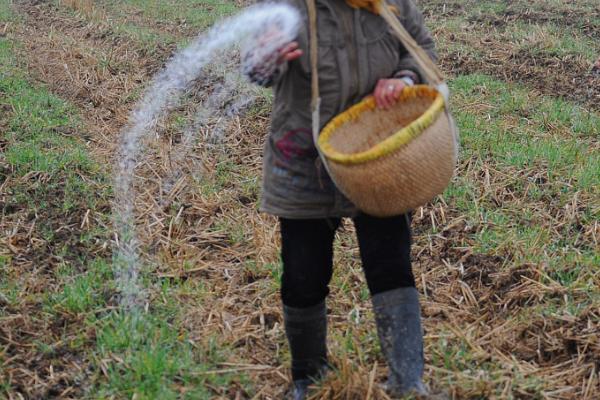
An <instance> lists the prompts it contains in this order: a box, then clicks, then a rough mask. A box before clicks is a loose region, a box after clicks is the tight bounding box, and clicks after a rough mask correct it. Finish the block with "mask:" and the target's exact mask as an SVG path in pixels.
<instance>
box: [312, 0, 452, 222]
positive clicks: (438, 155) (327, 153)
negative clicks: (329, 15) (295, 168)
mask: <svg viewBox="0 0 600 400" xmlns="http://www.w3.org/2000/svg"><path fill="white" fill-rule="evenodd" d="M373 4H374V5H375V10H374V11H375V12H376V13H378V14H380V15H381V17H383V19H384V20H385V21H386V22H387V23H388V25H389V26H390V28H392V30H393V32H394V33H395V34H396V35H397V36H398V38H399V39H400V41H401V42H402V44H403V45H404V46H405V47H406V49H407V50H408V52H409V53H410V54H411V55H412V56H413V58H414V59H415V61H416V62H417V64H418V65H419V68H420V72H421V74H422V75H423V76H424V77H425V79H426V81H427V82H428V83H429V85H418V86H411V87H406V88H404V89H403V90H402V92H401V94H400V97H399V98H398V100H397V102H396V103H395V105H394V106H393V107H392V108H391V109H389V110H382V109H378V108H377V107H376V104H375V100H374V99H373V97H367V98H366V99H365V100H363V101H362V102H360V103H358V104H356V105H355V106H353V107H351V108H349V109H348V110H346V111H345V112H343V113H342V114H340V115H338V116H336V117H335V118H334V119H333V120H331V121H330V122H329V123H328V124H327V125H326V126H325V128H324V129H323V130H322V131H321V132H320V134H319V126H320V125H319V107H320V102H321V100H320V97H319V79H318V66H317V57H318V52H317V23H316V21H317V12H316V6H315V2H314V0H306V5H307V8H308V15H309V22H310V62H311V75H312V76H311V79H312V112H313V113H312V123H313V136H314V139H315V143H316V144H317V146H316V147H317V150H318V151H319V155H320V156H321V158H322V159H323V163H324V165H325V167H326V168H327V171H328V172H329V175H330V176H331V178H332V179H333V181H334V182H335V184H336V186H337V187H338V188H339V189H340V190H341V191H342V192H343V193H344V194H345V195H346V196H347V197H348V198H349V199H350V200H351V201H352V202H353V203H354V204H355V205H356V206H357V207H358V208H359V209H361V210H362V211H364V212H366V213H367V214H370V215H373V216H378V217H386V216H392V215H399V214H403V213H405V212H407V211H410V210H413V209H415V208H416V207H419V206H422V205H424V204H425V203H427V202H428V201H430V200H431V199H433V198H434V197H435V196H436V195H438V194H440V193H441V192H443V190H444V188H445V187H446V186H447V185H448V183H449V182H450V179H451V178H452V174H453V171H454V165H455V163H456V159H457V155H458V151H457V150H458V149H457V147H458V144H457V139H458V132H457V129H456V126H455V125H454V121H453V120H452V117H451V115H450V112H449V111H448V104H447V99H448V96H449V94H448V86H447V85H446V84H445V83H444V77H443V74H442V73H441V71H440V70H439V69H438V68H437V66H436V65H435V63H434V62H433V60H431V59H430V58H429V56H428V55H427V53H426V52H425V51H424V50H423V49H422V48H421V47H420V46H419V45H418V44H417V43H416V42H415V40H414V39H413V38H412V36H411V35H410V34H409V33H408V32H407V31H406V29H405V28H404V27H403V26H402V24H401V23H400V22H399V20H398V17H399V15H398V14H397V10H395V9H393V8H392V7H390V6H389V5H388V4H387V3H386V1H385V0H378V1H376V0H374V1H373Z"/></svg>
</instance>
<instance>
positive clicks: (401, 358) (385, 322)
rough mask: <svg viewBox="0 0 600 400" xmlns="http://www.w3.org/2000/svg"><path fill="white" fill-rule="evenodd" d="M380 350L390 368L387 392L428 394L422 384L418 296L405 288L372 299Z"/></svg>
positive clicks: (413, 291) (412, 288) (421, 344)
mask: <svg viewBox="0 0 600 400" xmlns="http://www.w3.org/2000/svg"><path fill="white" fill-rule="evenodd" d="M372 301H373V311H374V312H375V320H376V322H377V333H378V335H379V341H380V343H381V350H382V351H383V354H384V355H385V358H386V359H387V362H388V367H389V369H390V372H389V378H388V382H387V387H386V390H388V391H389V393H390V394H391V395H393V396H399V397H401V396H405V395H408V394H414V395H427V389H426V388H425V385H423V382H422V377H423V364H424V360H423V332H422V331H421V310H420V306H419V293H418V292H417V289H416V288H414V287H405V288H399V289H394V290H390V291H387V292H383V293H378V294H376V295H375V296H373V299H372Z"/></svg>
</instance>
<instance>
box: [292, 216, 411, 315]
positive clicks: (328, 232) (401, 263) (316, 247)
mask: <svg viewBox="0 0 600 400" xmlns="http://www.w3.org/2000/svg"><path fill="white" fill-rule="evenodd" d="M280 222H281V238H282V240H281V242H282V246H281V247H282V249H281V256H282V260H283V276H282V283H281V297H282V300H283V304H285V305H286V306H289V307H297V308H306V307H311V306H314V305H316V304H319V303H320V302H321V301H323V300H324V299H325V297H326V296H327V295H328V294H329V281H330V280H331V276H332V272H333V239H334V236H335V231H336V230H337V228H338V226H339V224H340V220H339V219H303V220H292V219H285V218H281V219H280ZM354 225H355V227H356V234H357V237H358V243H359V247H360V257H361V260H362V266H363V270H364V272H365V276H366V279H367V285H368V286H369V290H370V292H371V295H375V294H377V293H381V292H385V291H388V290H392V289H397V288H400V287H411V286H412V287H414V286H415V279H414V276H413V273H412V268H411V263H410V219H409V217H408V215H400V216H397V217H390V218H375V217H371V216H368V215H364V214H363V215H360V216H358V217H356V218H354Z"/></svg>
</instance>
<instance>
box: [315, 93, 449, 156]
mask: <svg viewBox="0 0 600 400" xmlns="http://www.w3.org/2000/svg"><path fill="white" fill-rule="evenodd" d="M421 96H432V97H433V96H435V97H434V101H433V103H432V104H431V106H430V107H429V108H428V109H427V110H426V111H425V112H424V113H423V114H422V115H421V116H419V118H417V119H415V120H414V121H413V122H411V123H410V124H409V125H407V126H405V127H404V128H402V129H400V130H399V131H397V132H396V133H394V134H393V135H390V136H389V137H388V138H386V139H385V140H382V141H381V142H379V143H377V144H376V145H375V146H373V147H371V148H370V149H368V150H365V151H362V152H360V153H350V154H347V153H342V152H340V151H337V150H335V149H334V148H333V146H331V144H330V143H329V140H330V138H331V136H332V135H333V133H334V132H335V131H336V129H338V128H340V127H341V126H342V125H344V124H346V123H348V122H352V121H355V120H356V119H357V118H358V117H359V116H360V115H361V114H362V113H364V112H365V111H370V110H373V109H374V108H375V107H377V104H376V103H375V99H374V98H373V96H368V97H366V98H365V99H363V100H362V101H361V102H359V103H357V104H355V105H353V106H352V107H350V108H349V109H347V110H346V111H344V112H343V113H341V114H339V115H337V116H336V117H334V118H333V119H332V120H331V121H330V122H329V123H328V124H327V125H326V126H325V128H323V130H322V131H321V135H320V136H319V140H318V146H319V148H320V149H321V151H322V153H323V154H324V155H325V157H327V159H328V160H331V161H334V162H337V163H339V164H345V165H355V164H362V163H365V162H368V161H373V160H376V159H378V158H382V157H384V156H386V155H388V154H390V153H393V152H394V151H396V150H398V149H399V148H400V147H402V146H404V145H406V144H408V143H410V141H412V140H413V139H415V138H416V137H418V136H419V135H420V134H421V133H422V132H423V131H424V130H425V129H427V128H428V127H429V126H431V124H433V122H434V121H435V120H436V119H437V117H438V116H439V115H440V114H441V113H442V111H443V110H444V97H443V96H442V95H441V93H439V92H438V91H437V90H436V89H435V88H433V87H431V86H427V85H415V86H408V87H406V88H404V90H402V92H401V93H400V97H399V98H398V102H397V103H396V106H401V104H402V103H403V102H404V101H406V100H408V99H410V98H414V97H421Z"/></svg>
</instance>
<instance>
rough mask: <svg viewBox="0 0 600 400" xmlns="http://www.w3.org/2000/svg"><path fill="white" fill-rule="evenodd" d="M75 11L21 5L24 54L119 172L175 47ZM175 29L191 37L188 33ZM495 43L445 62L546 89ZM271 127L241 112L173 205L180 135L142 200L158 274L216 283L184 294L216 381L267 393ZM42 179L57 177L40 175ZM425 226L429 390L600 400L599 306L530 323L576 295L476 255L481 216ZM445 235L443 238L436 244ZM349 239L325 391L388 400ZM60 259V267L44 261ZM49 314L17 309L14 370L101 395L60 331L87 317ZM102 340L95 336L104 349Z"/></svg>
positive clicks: (506, 262) (273, 389)
mask: <svg viewBox="0 0 600 400" xmlns="http://www.w3.org/2000/svg"><path fill="white" fill-rule="evenodd" d="M61 4H62V5H61V7H70V8H72V9H75V10H76V11H78V12H77V13H75V14H72V13H65V12H63V11H64V10H62V9H61V8H57V7H56V6H54V5H52V4H51V2H39V1H37V2H30V3H21V4H20V6H19V12H20V13H21V14H22V15H24V16H25V17H26V19H27V20H26V24H24V25H23V26H22V27H19V28H15V31H14V32H12V34H14V35H15V36H16V37H18V38H19V40H21V41H22V43H23V44H24V49H23V54H24V55H25V56H26V57H27V60H28V62H29V66H30V69H31V72H32V73H33V74H34V75H35V76H36V77H37V78H38V79H40V80H41V81H43V82H45V83H46V84H48V85H49V87H50V88H51V90H52V91H54V92H55V93H57V94H59V95H60V96H62V97H64V98H66V99H68V100H69V101H71V102H73V103H74V104H76V105H77V107H78V108H79V109H80V110H81V115H82V116H83V118H84V124H85V132H81V133H79V132H78V133H77V134H84V133H85V134H86V135H88V137H89V140H90V149H91V151H92V152H93V153H94V154H95V155H96V157H97V158H98V159H99V160H101V161H102V162H106V163H110V162H111V157H112V154H113V150H114V146H115V143H116V142H117V136H118V134H119V130H120V128H121V127H122V126H123V125H124V123H125V122H126V118H127V114H128V112H129V110H130V108H131V107H132V106H133V100H132V98H131V97H130V94H131V93H134V92H135V91H136V90H138V89H139V88H140V87H141V86H143V84H144V82H147V81H148V79H149V78H150V77H151V75H152V74H153V73H154V72H155V71H157V70H158V68H160V66H161V65H162V63H163V62H164V60H165V59H166V57H167V56H168V55H169V54H170V53H171V51H172V50H173V49H172V48H155V49H153V51H154V52H153V53H152V54H149V53H148V48H147V47H144V46H140V45H139V44H138V43H136V42H135V41H133V40H132V39H131V38H127V37H125V36H122V35H119V34H117V33H115V32H114V30H112V29H111V25H110V24H109V23H108V21H107V20H106V18H107V17H106V14H105V13H104V11H100V10H98V9H97V8H96V6H95V3H94V2H90V1H83V0H82V1H63V2H61ZM165 29H166V30H168V31H169V32H176V31H177V27H176V26H171V27H165ZM186 33H187V32H186ZM437 33H438V34H445V33H443V32H437ZM484 47H485V48H487V49H491V50H490V54H491V56H490V57H492V58H493V59H494V60H495V62H493V63H486V64H485V65H483V64H477V65H475V64H473V62H472V61H470V60H469V59H468V57H463V56H460V57H459V56H457V55H456V54H454V55H446V56H444V57H443V65H444V66H445V67H446V68H447V69H449V70H453V71H455V72H457V73H458V72H469V71H474V70H477V71H483V72H491V73H493V74H496V75H500V76H502V74H504V73H505V71H512V72H515V73H518V74H517V75H518V76H519V77H522V79H523V81H525V82H535V81H536V77H538V76H539V73H540V72H539V70H537V69H533V70H530V69H527V68H529V67H525V66H524V64H522V63H520V62H518V59H519V57H521V55H518V54H517V55H515V54H512V53H511V49H510V46H508V45H506V43H504V44H502V45H500V42H498V43H491V44H490V43H485V46H484ZM523 57H526V56H523ZM99 60H102V61H104V62H102V63H99ZM580 61H581V60H565V63H558V64H549V65H556V66H557V68H559V70H558V73H556V74H552V77H553V78H551V77H549V78H548V79H556V82H558V83H557V84H556V86H546V85H545V84H544V85H540V87H539V89H540V90H546V89H545V88H550V89H548V90H550V91H554V89H555V88H556V87H563V86H562V84H561V83H560V82H562V81H561V79H563V78H562V77H563V76H564V75H565V73H570V72H569V71H568V70H567V66H570V67H572V68H574V69H575V70H576V71H579V70H580V69H581V68H583V66H582V64H581V62H580ZM552 62H554V61H552ZM511 77H512V76H511ZM565 79H568V78H565ZM534 86H535V84H534ZM568 88H569V86H567V87H566V89H564V90H565V93H567V92H569V89H568ZM590 96H591V97H586V99H588V101H589V102H594V101H596V100H595V99H596V97H594V96H597V93H595V92H593V93H592V94H591V95H590ZM596 104H597V103H596ZM472 106H473V107H479V106H481V107H485V106H486V105H485V104H483V105H472ZM180 111H181V112H183V113H185V112H186V110H180ZM188 112H189V110H188ZM267 127H268V118H267V117H266V116H265V115H263V114H261V115H259V116H250V117H246V118H244V119H241V120H239V119H236V120H233V121H232V123H231V125H230V127H229V134H228V135H227V136H226V138H225V141H224V143H222V145H221V147H217V148H216V149H215V148H214V147H213V148H207V147H205V146H199V147H198V148H197V149H196V150H197V151H196V152H195V155H194V160H190V163H189V165H188V166H187V168H188V169H187V172H188V173H187V174H185V176H184V177H183V178H182V179H181V180H180V181H179V182H178V183H177V184H176V185H175V186H174V187H173V189H172V191H171V193H169V194H167V195H166V200H167V203H166V204H167V206H165V203H164V202H163V203H161V202H160V201H159V200H160V199H161V198H163V199H164V198H165V196H164V194H163V193H162V188H161V182H162V181H161V179H160V177H161V176H164V175H165V173H166V172H168V171H169V169H170V168H171V165H170V164H169V149H170V148H171V146H172V145H173V143H174V141H175V142H176V141H177V136H176V135H177V133H176V132H169V131H165V132H164V133H165V134H164V135H163V136H162V137H161V139H160V140H158V141H157V142H155V143H154V144H153V145H152V146H151V148H150V151H149V153H148V156H147V157H146V158H145V159H144V163H143V165H141V166H140V168H139V171H138V175H139V182H138V189H139V193H140V196H139V198H138V199H137V203H136V206H137V211H138V212H137V216H138V223H139V226H140V232H141V234H142V239H143V248H144V249H145V250H146V251H147V254H148V259H149V261H150V262H151V263H153V264H154V265H156V270H155V271H154V274H155V275H156V276H157V277H161V278H163V279H172V280H174V281H175V280H177V281H185V280H201V281H202V282H204V284H205V288H204V294H203V295H202V298H201V299H199V298H198V297H197V296H191V295H190V294H189V293H185V292H184V291H182V292H181V294H180V295H179V297H178V298H177V299H176V301H177V302H179V304H181V310H182V315H181V316H179V318H178V322H179V323H180V324H181V328H182V330H183V331H185V332H186V333H187V334H188V335H189V339H190V341H191V342H192V343H193V344H194V346H198V347H204V346H208V345H209V343H208V341H209V338H211V337H212V338H214V337H217V338H218V341H219V343H217V344H218V345H226V346H228V348H230V349H231V354H230V357H229V360H227V361H226V362H224V363H223V364H222V365H220V367H219V369H217V370H214V371H209V372H207V373H212V374H221V373H227V372H239V373H244V374H246V375H247V376H249V377H250V378H251V380H252V381H253V382H257V385H256V388H257V392H256V394H255V395H254V397H253V398H255V399H277V398H281V396H282V394H283V392H284V391H285V389H286V387H287V385H288V384H289V374H288V371H287V369H286V364H285V363H286V362H287V359H286V357H287V356H286V354H287V352H286V351H285V350H284V348H285V346H286V344H285V339H284V334H283V330H282V317H281V310H280V305H279V297H278V293H277V284H276V282H275V279H274V277H273V273H272V272H271V271H269V270H268V269H267V268H257V267H256V266H264V265H266V264H276V263H277V261H278V244H277V240H278V239H277V238H278V236H277V227H276V221H275V220H274V219H273V218H272V217H269V216H266V215H263V214H259V213H258V212H257V210H256V207H255V203H256V200H257V198H256V192H255V191H254V190H247V189H243V185H242V182H244V181H247V180H248V179H258V178H257V177H258V176H259V173H260V172H259V171H260V163H261V149H262V143H263V140H264V134H265V132H266V130H267ZM223 149H227V151H224V150H223ZM476 161H477V160H470V159H466V160H462V163H461V165H460V167H459V170H460V174H461V175H462V176H466V177H468V179H471V180H472V181H473V182H476V183H477V185H478V187H477V189H476V194H477V196H478V201H483V200H490V199H491V200H492V201H495V202H497V204H499V205H500V204H511V205H512V206H514V207H515V209H516V210H519V209H521V208H524V207H528V208H532V209H533V212H534V213H536V216H537V217H538V220H540V221H546V222H545V223H546V224H547V225H548V226H552V227H553V229H554V230H555V234H557V235H560V234H562V233H561V227H563V226H565V225H569V224H573V223H575V222H574V221H576V220H577V218H578V213H579V212H580V209H581V204H582V203H583V202H586V201H589V199H585V198H574V199H573V203H572V204H571V205H570V206H569V207H567V208H557V207H555V206H554V205H553V204H552V203H551V199H549V201H550V203H549V204H539V207H538V205H535V204H522V201H521V200H520V199H519V198H518V197H517V196H515V195H514V190H512V189H511V188H512V186H513V184H514V182H515V179H523V180H525V181H529V182H543V180H544V179H545V178H544V172H543V170H541V171H540V170H533V169H531V170H526V169H525V170H516V169H515V170H514V171H506V170H502V171H499V170H496V169H495V167H494V165H493V164H491V163H490V162H489V161H486V160H483V168H480V166H481V165H480V164H477V163H476ZM479 161H481V160H479ZM198 165H202V166H203V170H201V171H200V172H201V173H202V171H204V179H205V180H206V181H208V182H209V183H210V182H213V183H214V182H215V180H216V179H217V178H215V173H214V171H215V170H217V169H218V168H221V167H223V166H226V167H227V166H231V165H238V166H240V168H237V169H236V168H229V167H227V168H229V170H228V174H229V175H228V179H229V180H228V181H225V182H218V190H215V191H209V192H207V191H203V190H200V189H199V187H198V183H197V182H196V181H195V180H194V179H193V176H194V174H197V173H198V168H199V167H198ZM23 179H25V178H23ZM27 179H37V180H43V179H44V177H43V176H34V175H32V176H28V177H27ZM84 217H85V218H88V220H89V221H91V222H89V223H90V224H95V223H96V224H97V223H100V222H98V221H100V220H101V218H99V217H98V218H96V216H94V215H88V216H87V217H86V210H81V213H80V215H78V219H77V220H76V221H71V222H70V225H69V226H67V228H68V227H72V228H76V227H77V226H82V225H80V224H83V222H82V221H83V220H84ZM11 223H14V224H15V225H14V226H13V228H12V229H13V231H14V232H15V234H14V235H12V236H11V237H10V238H9V250H10V251H11V252H12V253H13V254H15V260H17V264H16V265H14V266H12V267H13V268H15V269H16V270H19V271H23V276H22V281H23V284H24V285H25V286H26V288H27V290H28V291H29V293H32V294H34V293H36V289H35V288H36V287H40V286H46V285H52V284H54V283H53V282H49V281H47V279H46V275H45V274H44V271H43V268H38V266H39V265H41V264H36V261H37V259H36V258H35V257H41V258H43V252H42V253H40V251H42V250H39V249H38V250H37V252H36V251H33V252H32V251H30V250H32V249H36V246H37V244H36V243H37V242H36V239H35V238H34V237H32V236H31V235H28V231H29V232H31V231H33V228H32V227H27V226H19V225H18V223H16V222H15V221H12V222H11ZM414 226H415V237H414V241H415V244H414V259H415V273H416V276H417V277H419V279H418V286H419V290H420V291H421V293H422V294H423V316H424V328H425V332H426V337H425V344H426V356H427V371H426V374H427V376H435V377H437V378H438V379H439V382H429V383H430V384H432V386H433V387H434V389H436V388H437V389H439V388H444V390H449V391H450V394H451V395H452V397H454V398H473V399H474V398H494V397H493V396H492V395H491V394H492V393H494V392H495V391H496V390H497V389H498V388H503V394H502V395H501V396H500V398H508V396H509V395H512V396H514V397H515V398H524V399H525V398H527V399H535V398H544V399H590V400H591V399H593V398H595V396H597V395H598V393H600V381H599V375H598V373H599V372H600V371H599V370H600V358H599V357H600V356H599V355H600V337H599V336H600V310H598V309H597V308H593V307H590V308H589V309H587V310H585V311H584V312H582V313H579V314H578V316H577V317H572V316H569V315H557V314H547V315H543V314H542V313H535V312H532V314H531V315H530V318H529V319H526V320H523V319H517V318H514V316H515V315H517V313H518V311H519V310H520V309H521V308H523V307H529V308H531V309H532V310H539V307H542V306H543V305H544V304H545V300H547V299H558V300H560V299H562V298H563V297H564V296H565V294H566V293H565V289H564V287H562V286H561V285H560V284H559V283H556V282H552V280H548V274H547V271H546V270H545V267H544V265H512V263H511V255H510V254H505V253H503V251H502V249H497V251H496V252H495V253H489V254H474V253H473V251H472V246H473V243H472V235H471V234H472V233H474V232H479V231H481V230H483V229H486V226H485V222H484V220H483V218H482V219H481V222H480V223H479V224H469V223H468V222H467V218H465V216H463V215H460V213H458V212H457V211H456V209H454V208H453V206H452V205H451V204H450V205H447V204H445V203H444V202H443V201H438V202H437V203H436V204H435V205H432V206H429V207H426V208H423V209H421V210H418V212H417V213H416V214H415V217H414ZM4 228H6V227H3V230H4ZM432 228H436V229H437V231H438V233H437V234H435V235H432V234H431V230H432ZM599 237H600V227H599V226H598V224H596V225H593V226H587V227H585V230H584V232H582V238H581V240H582V241H585V243H586V245H587V246H596V248H598V238H599ZM336 246H337V247H336V254H337V256H336V257H337V258H336V270H337V272H336V277H335V278H334V279H335V285H334V286H333V293H332V295H331V301H330V302H329V305H328V307H329V309H330V322H331V323H330V327H331V328H330V329H331V332H332V334H331V343H332V345H331V352H332V355H333V361H334V364H335V366H336V368H337V371H336V372H335V373H333V374H331V375H330V377H329V378H328V379H327V380H326V381H325V382H324V383H322V386H321V388H320V390H319V391H318V392H317V393H316V394H315V396H314V397H313V398H314V399H373V400H375V399H388V397H387V396H386V395H385V393H384V392H383V391H382V390H381V388H380V387H379V385H378V383H380V382H382V381H383V380H384V377H385V373H386V369H385V367H384V362H383V359H382V357H381V355H380V354H379V353H378V351H377V344H376V336H375V331H374V326H373V322H372V316H371V312H370V304H369V301H368V299H367V298H365V296H364V295H363V293H364V288H365V282H364V278H363V276H362V273H361V271H360V267H359V265H358V263H357V254H358V253H357V252H358V250H357V245H356V242H355V240H354V238H353V230H352V227H351V226H350V225H345V226H344V228H343V229H342V230H341V232H340V233H339V234H338V242H337V245H336ZM98 251H106V250H105V249H99V250H98ZM184 261H185V262H184ZM53 266H55V264H53V263H52V262H49V263H46V264H45V266H44V268H52V267H53ZM589 273H590V274H592V275H593V274H595V275H593V279H594V282H596V283H597V284H598V285H600V276H599V275H598V274H597V273H596V272H594V271H590V272H589ZM542 277H543V278H544V279H542ZM542 282H544V283H542ZM548 282H549V283H548ZM109 295H110V294H109ZM569 295H570V296H571V298H572V300H571V301H573V302H577V301H579V300H580V299H581V300H583V299H584V297H585V294H584V293H580V292H578V291H574V292H571V293H569ZM1 301H2V299H1V298H0V303H1ZM162 301H165V300H164V299H162V298H161V294H160V293H159V292H158V291H156V292H151V293H150V298H149V302H150V304H153V303H158V302H162ZM596 304H597V303H596ZM35 307H38V305H37V304H36V303H35V302H29V301H24V302H23V303H22V304H21V305H20V306H19V307H18V308H17V309H9V310H6V311H7V313H8V315H9V317H7V318H3V320H2V321H3V323H2V325H1V326H0V341H1V343H2V344H3V345H9V346H11V348H12V349H15V350H14V351H13V354H14V356H13V357H12V358H9V359H8V360H5V362H4V367H5V368H6V369H7V370H8V374H9V375H10V376H11V379H12V382H13V385H14V387H16V388H17V389H18V390H19V391H20V392H21V393H23V395H24V396H28V397H30V398H35V397H40V394H41V397H45V396H50V395H55V396H60V397H63V398H69V397H71V398H77V397H78V396H79V395H80V394H81V393H82V391H83V390H84V389H85V388H84V387H82V385H85V384H84V383H82V382H85V379H86V377H88V376H89V371H87V368H88V367H89V365H91V361H90V360H87V359H85V358H83V355H82V354H71V353H69V352H68V351H67V350H64V351H63V350H62V349H63V345H64V343H62V342H61V341H60V336H61V334H62V332H64V331H65V329H66V330H67V331H68V329H69V327H70V326H73V325H76V324H79V323H81V321H78V320H76V319H73V317H72V316H69V315H63V316H62V317H61V319H60V320H56V321H52V324H51V325H48V326H39V325H36V321H35V320H32V319H31V318H30V317H29V315H33V314H34V313H32V309H34V308H35ZM536 307H537V308H536ZM94 334H95V333H94V332H92V331H91V332H89V337H88V339H89V341H90V345H91V346H93V340H94ZM40 335H53V337H54V338H55V352H54V353H53V357H52V358H50V359H46V358H44V356H43V355H40V353H39V352H38V351H37V349H36V347H35V341H36V340H37V339H39V338H40ZM444 341H445V342H447V343H453V344H460V345H461V346H462V348H464V351H465V352H467V353H468V354H469V357H470V361H471V365H486V364H489V363H493V364H494V368H495V370H494V372H493V375H489V372H487V371H485V370H484V369H481V370H468V369H465V370H460V371H459V370H454V369H447V368H446V367H445V366H444V362H443V351H444V348H440V343H443V342H444ZM365 344H367V345H365ZM434 358H435V360H434ZM105 361H106V362H119V360H118V359H115V360H105ZM103 362H104V361H103ZM523 376H525V377H531V378H535V377H537V378H539V380H540V382H541V384H540V385H541V386H540V387H541V390H542V391H541V392H539V393H534V392H531V391H530V390H528V389H525V388H523V387H522V386H519V385H520V383H519V382H520V381H519V379H518V377H523ZM57 383H59V385H58V387H60V388H61V390H62V391H61V392H58V393H49V392H48V388H51V387H57ZM210 389H211V390H212V391H213V393H214V396H215V398H222V399H227V398H239V399H242V398H247V397H248V394H247V393H246V392H245V391H244V388H243V385H241V384H239V385H236V384H234V385H233V386H232V387H229V388H219V387H214V388H210ZM14 398H18V396H15V397H14Z"/></svg>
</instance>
